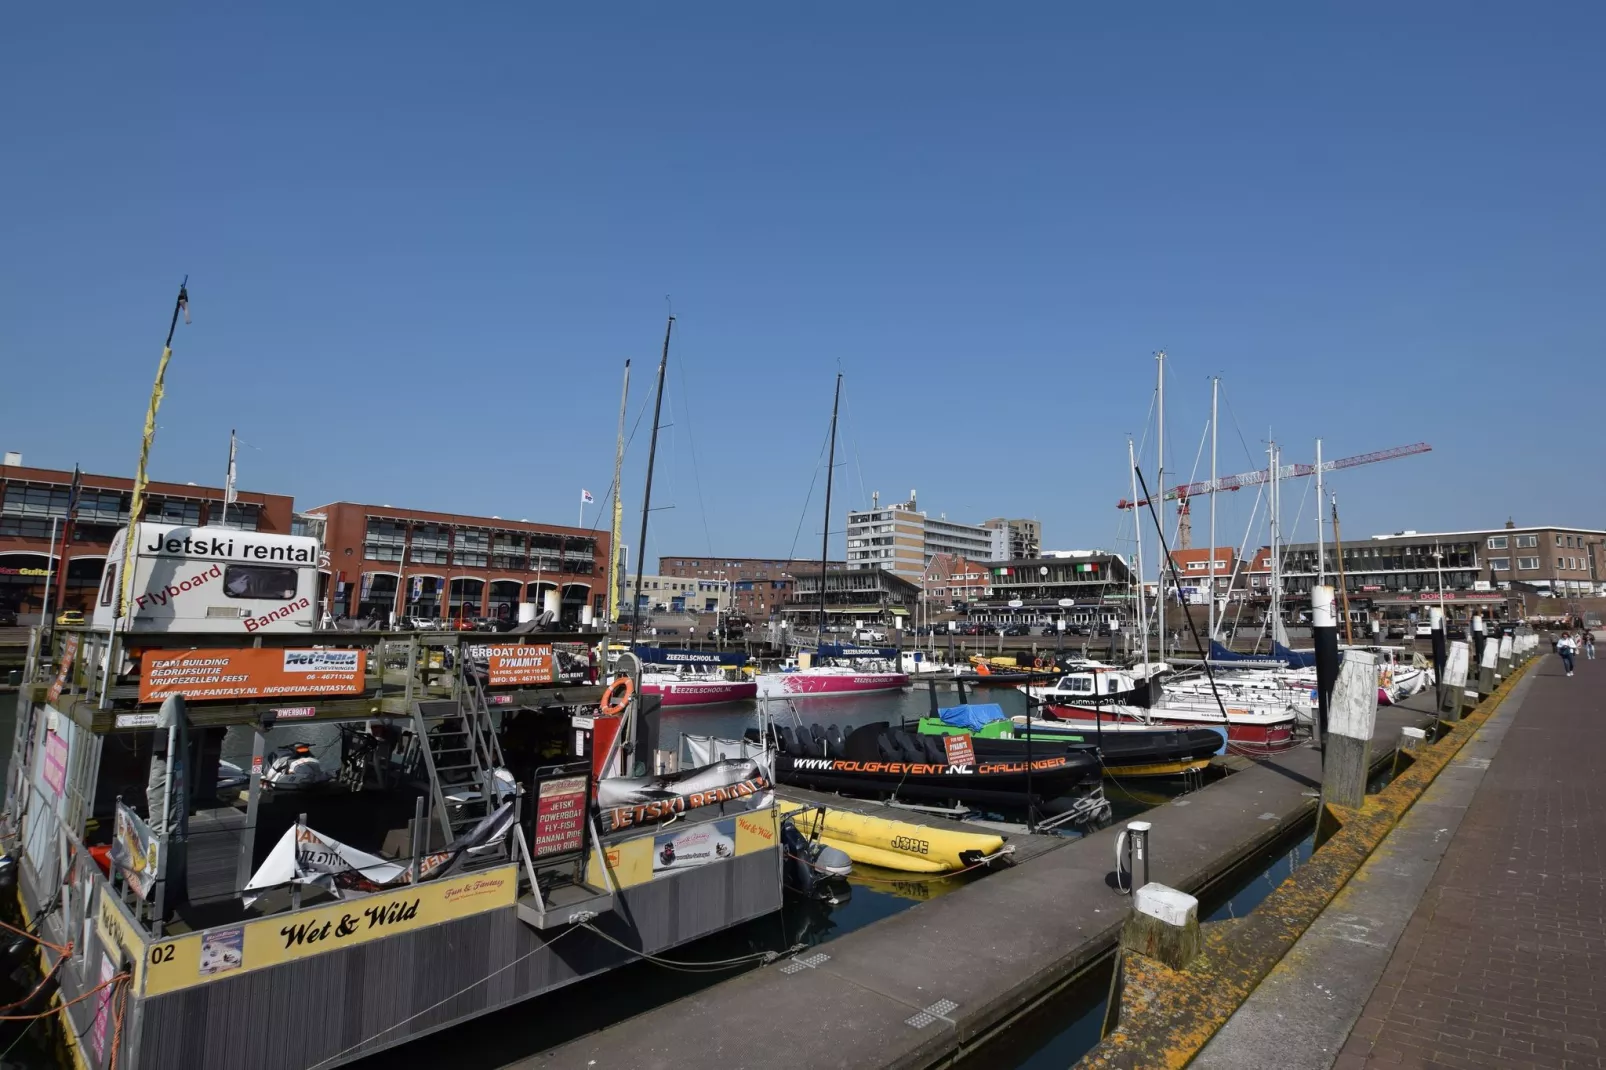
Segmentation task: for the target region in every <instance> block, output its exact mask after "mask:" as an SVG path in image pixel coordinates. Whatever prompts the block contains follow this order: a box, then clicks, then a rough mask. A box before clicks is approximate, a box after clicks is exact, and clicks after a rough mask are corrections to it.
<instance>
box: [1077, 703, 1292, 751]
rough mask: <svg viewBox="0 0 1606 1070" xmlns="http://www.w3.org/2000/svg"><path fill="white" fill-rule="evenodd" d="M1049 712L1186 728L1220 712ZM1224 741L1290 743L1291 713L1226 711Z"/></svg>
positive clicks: (1214, 719) (1216, 719) (1216, 720)
mask: <svg viewBox="0 0 1606 1070" xmlns="http://www.w3.org/2000/svg"><path fill="white" fill-rule="evenodd" d="M1047 708H1048V711H1049V713H1051V714H1053V715H1054V716H1055V717H1057V718H1059V719H1061V720H1067V721H1108V722H1113V723H1124V722H1135V723H1139V724H1154V725H1175V726H1177V727H1186V728H1209V727H1220V726H1221V714H1220V713H1214V712H1203V711H1200V712H1195V711H1192V710H1168V709H1165V708H1163V707H1162V708H1159V709H1147V710H1142V711H1132V710H1130V709H1111V708H1098V707H1092V706H1049V707H1047ZM1226 728H1227V745H1228V746H1229V747H1239V748H1253V749H1259V750H1280V749H1282V748H1285V747H1291V746H1293V743H1294V715H1293V714H1291V713H1290V714H1288V715H1286V716H1283V717H1256V718H1254V719H1253V720H1250V719H1246V718H1234V717H1233V715H1232V711H1231V710H1230V709H1229V710H1228V712H1227V724H1226Z"/></svg>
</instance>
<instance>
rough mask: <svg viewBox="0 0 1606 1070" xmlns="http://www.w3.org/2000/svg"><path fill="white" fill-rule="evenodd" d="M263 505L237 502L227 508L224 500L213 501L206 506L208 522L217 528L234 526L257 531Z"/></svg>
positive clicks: (242, 529) (239, 529)
mask: <svg viewBox="0 0 1606 1070" xmlns="http://www.w3.org/2000/svg"><path fill="white" fill-rule="evenodd" d="M261 513H262V507H261V506H259V505H249V504H246V503H245V502H235V503H234V504H233V505H230V506H229V507H228V508H227V509H225V508H224V506H223V503H222V502H211V503H209V504H208V505H207V508H206V522H207V523H208V524H210V525H211V526H212V527H215V528H233V529H234V530H236V531H256V530H257V529H258V528H259V527H260V526H261V525H260V523H259V521H260V519H261Z"/></svg>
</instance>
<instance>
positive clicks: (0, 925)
mask: <svg viewBox="0 0 1606 1070" xmlns="http://www.w3.org/2000/svg"><path fill="white" fill-rule="evenodd" d="M45 913H46V912H45V911H40V915H41V916H43V915H44V914H45ZM0 929H4V930H6V931H7V932H13V933H16V934H17V935H18V936H26V937H27V938H28V939H30V940H32V941H33V942H34V943H36V944H38V945H39V946H40V947H48V948H49V949H50V950H52V951H54V952H55V953H56V954H58V955H70V954H72V944H71V943H69V944H68V945H67V946H66V947H62V946H61V945H60V944H52V943H51V942H50V941H49V940H46V939H44V938H43V937H41V936H38V935H36V934H34V933H31V932H28V931H27V930H26V929H19V928H17V927H16V926H15V925H7V924H6V923H5V922H3V921H0Z"/></svg>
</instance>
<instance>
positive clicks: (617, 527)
mask: <svg viewBox="0 0 1606 1070" xmlns="http://www.w3.org/2000/svg"><path fill="white" fill-rule="evenodd" d="M629 403H630V362H629V361H628V360H627V361H625V386H624V390H622V391H621V392H620V394H619V440H618V444H617V445H616V446H615V447H614V453H613V527H612V528H610V529H609V531H610V538H609V545H610V546H611V547H612V548H613V549H612V551H611V552H610V553H609V554H608V572H609V575H608V619H609V620H610V621H612V622H613V626H614V627H617V626H618V624H619V603H620V601H622V600H623V598H624V594H625V591H624V586H625V578H624V565H625V550H624V546H623V545H622V543H623V542H624V541H625V503H624V499H623V498H622V497H621V496H620V493H621V491H622V490H623V487H622V485H621V484H620V477H621V476H622V475H623V472H624V466H625V407H626V406H627V405H628V404H629Z"/></svg>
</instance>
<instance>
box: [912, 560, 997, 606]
mask: <svg viewBox="0 0 1606 1070" xmlns="http://www.w3.org/2000/svg"><path fill="white" fill-rule="evenodd" d="M992 578H993V577H992V572H991V571H990V570H989V568H988V566H987V565H984V564H981V563H979V562H976V561H972V560H970V558H968V557H962V556H960V555H959V554H932V555H931V560H930V561H929V562H928V563H927V564H926V574H925V579H924V580H923V582H922V583H921V591H922V594H923V596H924V597H925V598H926V599H927V600H928V601H929V602H930V603H931V604H932V605H935V606H937V607H939V608H946V607H947V606H948V605H949V604H951V603H953V602H974V601H976V600H978V599H980V598H982V597H985V596H986V594H987V588H988V587H989V586H990V585H991V584H992Z"/></svg>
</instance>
